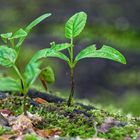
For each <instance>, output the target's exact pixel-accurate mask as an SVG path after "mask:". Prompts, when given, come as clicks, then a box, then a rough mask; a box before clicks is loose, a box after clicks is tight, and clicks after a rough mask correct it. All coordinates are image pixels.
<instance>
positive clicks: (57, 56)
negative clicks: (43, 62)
mask: <svg viewBox="0 0 140 140" xmlns="http://www.w3.org/2000/svg"><path fill="white" fill-rule="evenodd" d="M48 57H56V58H59V59H62V60H64V61H66V62H68V63H69V62H70V60H69V58H68V57H67V56H66V55H65V54H63V53H61V52H52V53H50V54H48Z"/></svg>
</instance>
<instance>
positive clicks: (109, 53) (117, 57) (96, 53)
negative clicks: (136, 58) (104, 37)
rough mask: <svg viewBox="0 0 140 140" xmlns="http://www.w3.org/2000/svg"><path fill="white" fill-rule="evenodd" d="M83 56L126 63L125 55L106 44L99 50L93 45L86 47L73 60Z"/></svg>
mask: <svg viewBox="0 0 140 140" xmlns="http://www.w3.org/2000/svg"><path fill="white" fill-rule="evenodd" d="M83 58H106V59H110V60H113V61H116V62H119V63H122V64H126V59H125V57H124V56H123V55H122V54H121V53H120V52H119V51H117V50H116V49H114V48H112V47H109V46H106V45H103V47H102V48H101V49H99V50H96V49H95V45H93V47H92V46H90V47H87V48H86V49H84V50H82V51H81V52H80V53H79V54H78V55H77V57H76V58H75V61H76V62H77V61H79V60H81V59H83Z"/></svg>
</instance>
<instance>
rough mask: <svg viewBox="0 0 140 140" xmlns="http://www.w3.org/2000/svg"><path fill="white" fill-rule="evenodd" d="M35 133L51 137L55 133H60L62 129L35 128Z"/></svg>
mask: <svg viewBox="0 0 140 140" xmlns="http://www.w3.org/2000/svg"><path fill="white" fill-rule="evenodd" d="M36 133H37V134H38V135H39V136H41V137H44V138H49V137H53V136H56V135H60V134H61V133H62V131H61V130H60V129H57V128H55V129H48V130H39V129H38V130H36Z"/></svg>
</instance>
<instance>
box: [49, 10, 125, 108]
mask: <svg viewBox="0 0 140 140" xmlns="http://www.w3.org/2000/svg"><path fill="white" fill-rule="evenodd" d="M86 20H87V14H86V13H85V12H79V13H76V14H75V15H73V16H72V17H71V18H70V19H69V20H68V21H67V22H66V24H65V36H66V38H67V39H70V45H71V46H70V48H67V50H68V53H69V57H67V56H66V55H65V54H63V53H60V52H58V53H56V54H55V57H58V58H60V59H62V60H64V61H66V62H67V63H68V65H69V68H70V82H71V91H70V95H69V99H68V101H67V105H68V106H70V105H71V101H72V98H73V95H74V89H75V83H74V68H75V66H76V64H77V62H79V61H80V60H81V59H84V58H106V59H110V60H113V61H117V62H119V63H122V64H126V60H125V57H124V56H123V55H122V54H121V53H120V52H119V51H117V50H116V49H114V48H112V47H109V46H106V45H103V46H102V48H101V49H96V45H95V44H93V45H90V46H88V47H87V48H85V49H83V50H82V51H81V52H80V53H79V54H77V56H76V57H75V58H74V38H76V37H77V36H78V35H79V34H80V33H81V32H82V30H83V29H84V27H85V24H86ZM51 47H52V48H55V47H56V44H55V43H54V42H53V43H51Z"/></svg>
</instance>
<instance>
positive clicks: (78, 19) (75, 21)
mask: <svg viewBox="0 0 140 140" xmlns="http://www.w3.org/2000/svg"><path fill="white" fill-rule="evenodd" d="M86 20H87V15H86V13H85V12H79V13H76V14H75V15H73V16H72V17H71V18H70V19H69V20H68V21H67V23H66V25H65V36H66V38H69V39H72V38H74V37H76V36H78V35H79V34H80V33H81V32H82V30H83V29H84V27H85V24H86Z"/></svg>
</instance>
